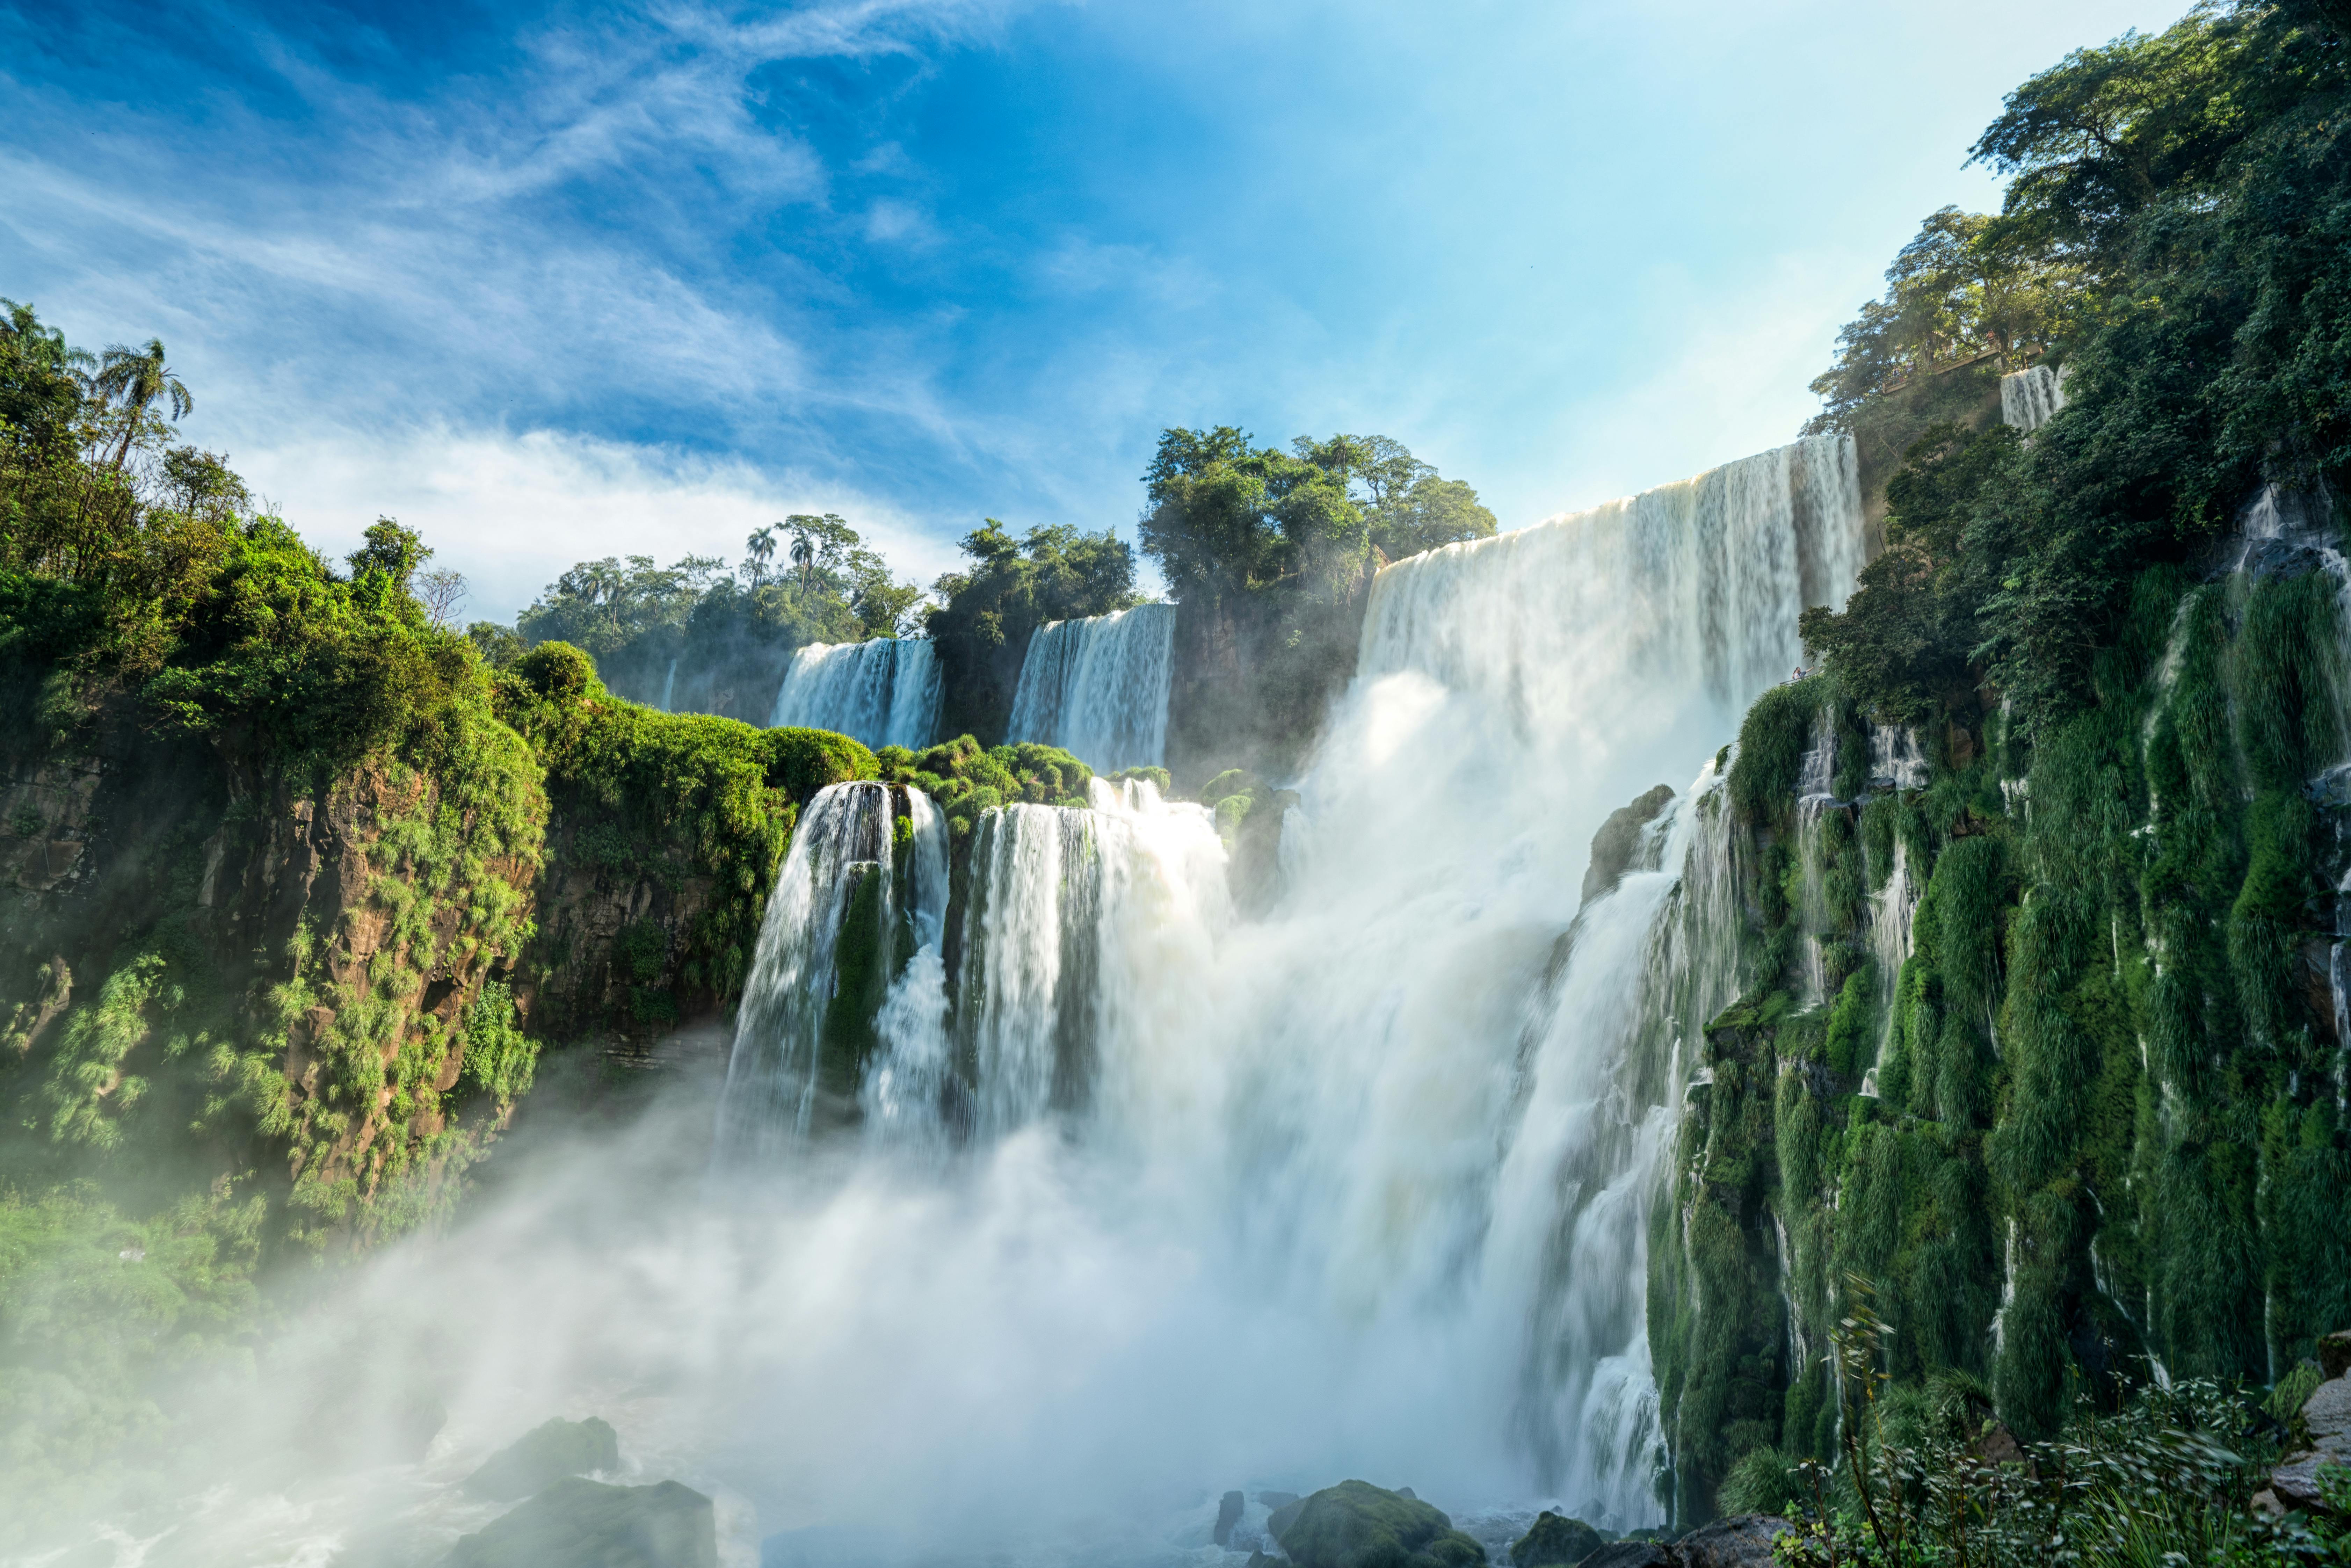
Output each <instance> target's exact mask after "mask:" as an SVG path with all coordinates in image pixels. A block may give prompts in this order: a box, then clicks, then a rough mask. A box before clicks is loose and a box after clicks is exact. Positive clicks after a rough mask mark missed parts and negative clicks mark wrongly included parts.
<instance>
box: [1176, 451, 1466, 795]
mask: <svg viewBox="0 0 2351 1568" xmlns="http://www.w3.org/2000/svg"><path fill="white" fill-rule="evenodd" d="M1144 493H1145V510H1144V516H1143V520H1142V523H1141V525H1140V530H1139V531H1140V534H1141V537H1142V540H1143V548H1144V551H1145V552H1146V553H1148V554H1149V555H1151V556H1153V557H1154V558H1155V559H1157V561H1158V562H1159V568H1160V571H1161V573H1162V575H1163V576H1164V577H1165V580H1166V583H1167V591H1168V593H1169V595H1170V597H1172V598H1173V599H1174V600H1175V602H1176V603H1177V604H1178V605H1179V606H1181V607H1182V617H1181V619H1180V620H1179V621H1178V622H1177V638H1178V642H1177V649H1176V659H1177V664H1178V666H1179V668H1181V669H1182V670H1184V672H1185V680H1184V682H1183V684H1182V685H1180V686H1179V688H1178V693H1177V697H1176V700H1175V702H1174V703H1173V704H1172V705H1171V708H1170V713H1169V728H1170V736H1169V744H1170V754H1171V756H1173V755H1177V754H1181V756H1182V757H1183V758H1184V759H1185V761H1186V763H1188V764H1191V765H1192V766H1193V767H1194V768H1195V769H1196V771H1195V772H1194V774H1193V777H1194V778H1203V777H1206V776H1207V774H1209V773H1213V772H1217V771H1221V770H1222V769H1224V768H1228V767H1231V766H1236V765H1245V766H1251V767H1255V768H1260V769H1265V770H1271V771H1283V770H1287V769H1288V768H1290V767H1291V766H1293V765H1294V764H1295V762H1296V760H1297V758H1299V757H1300V756H1301V754H1302V751H1303V748H1304V747H1305V746H1306V744H1307V743H1308V742H1309V740H1310V739H1311V737H1312V736H1313V735H1314V733H1315V731H1316V728H1317V727H1318V725H1319V724H1320V722H1321V717H1322V711H1323V709H1324V708H1325V707H1326V706H1328V703H1329V700H1330V698H1331V696H1332V694H1333V693H1335V692H1336V691H1337V690H1338V689H1339V687H1340V686H1341V685H1344V684H1345V682H1346V680H1347V678H1348V677H1349V676H1350V675H1352V674H1353V673H1354V661H1355V642H1356V634H1357V632H1358V630H1359V628H1360V626H1361V624H1362V618H1363V612H1364V602H1365V595H1366V592H1367V591H1368V589H1369V588H1370V585H1371V580H1372V577H1373V574H1374V573H1375V572H1376V571H1377V570H1379V568H1380V567H1381V566H1382V565H1384V564H1385V563H1386V562H1387V561H1388V560H1390V559H1396V558H1397V557H1400V556H1405V555H1410V554H1414V553H1416V552H1418V551H1421V550H1426V549H1435V548H1437V546H1439V545H1445V544H1450V543H1453V542H1455V541H1457V540H1460V539H1471V538H1487V537H1489V536H1490V535H1491V534H1492V533H1493V532H1494V515H1493V513H1491V512H1489V511H1488V510H1487V509H1486V508H1485V507H1483V506H1481V505H1479V501H1478V495H1477V492H1476V491H1474V490H1472V489H1470V488H1469V486H1467V485H1465V484H1463V483H1461V482H1460V481H1458V480H1449V479H1445V478H1441V477H1439V476H1438V475H1437V471H1436V469H1434V468H1432V467H1430V466H1429V465H1427V464H1426V463H1423V462H1420V461H1419V460H1418V459H1416V458H1415V457H1414V456H1413V455H1412V454H1411V453H1410V452H1409V451H1407V450H1405V447H1404V446H1403V445H1402V444H1399V443H1397V442H1395V441H1391V440H1389V439H1388V438H1387V437H1385V436H1377V435H1374V436H1356V435H1343V434H1342V435H1333V436H1332V437H1331V438H1330V439H1329V440H1327V441H1316V440H1314V439H1312V438H1311V437H1309V436H1303V435H1301V436H1300V437H1299V438H1298V439H1297V440H1296V441H1294V442H1292V443H1291V450H1290V452H1287V453H1285V452H1282V451H1280V450H1279V449H1277V448H1274V447H1270V446H1269V447H1257V446H1253V445H1252V444H1251V443H1250V438H1249V436H1248V435H1247V434H1244V433H1243V432H1241V431H1239V430H1237V429H1235V428H1233V427H1232V426H1230V425H1218V426H1217V427H1215V428H1214V429H1211V430H1185V429H1174V430H1168V431H1165V432H1163V433H1162V434H1161V435H1160V438H1159V449H1158V451H1157V452H1156V453H1155V455H1154V456H1153V458H1152V462H1151V467H1150V469H1149V470H1148V471H1147V472H1146V473H1145V474H1144Z"/></svg>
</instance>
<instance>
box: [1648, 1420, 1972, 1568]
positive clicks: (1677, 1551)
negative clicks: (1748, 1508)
mask: <svg viewBox="0 0 2351 1568" xmlns="http://www.w3.org/2000/svg"><path fill="white" fill-rule="evenodd" d="M2013 1440H2014V1439H2012V1438H2011V1441H2013ZM1794 1528H1795V1526H1793V1525H1792V1524H1790V1523H1789V1522H1788V1521H1786V1520H1784V1519H1782V1518H1780V1517H1779V1516H1778V1515H1776V1514H1769V1513H1740V1514H1734V1515H1732V1516H1731V1517H1730V1518H1729V1519H1718V1520H1716V1521H1714V1522H1713V1523H1712V1524H1702V1525H1700V1526H1698V1529H1696V1530H1693V1531H1690V1532H1689V1533H1688V1534H1687V1535H1685V1536H1683V1537H1682V1538H1681V1539H1680V1540H1679V1541H1677V1542H1674V1545H1673V1553H1674V1563H1675V1565H1676V1568H1771V1545H1772V1542H1776V1541H1778V1540H1779V1539H1780V1537H1782V1536H1783V1535H1785V1534H1787V1533H1788V1532H1789V1531H1792V1530H1793V1529H1794Z"/></svg>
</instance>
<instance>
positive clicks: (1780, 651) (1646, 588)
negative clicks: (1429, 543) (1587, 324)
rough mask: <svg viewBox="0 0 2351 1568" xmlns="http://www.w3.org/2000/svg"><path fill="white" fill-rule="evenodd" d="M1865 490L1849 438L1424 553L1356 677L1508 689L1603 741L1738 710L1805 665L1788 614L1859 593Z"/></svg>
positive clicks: (1546, 718)
mask: <svg viewBox="0 0 2351 1568" xmlns="http://www.w3.org/2000/svg"><path fill="white" fill-rule="evenodd" d="M1860 491H1861V482H1860V476H1859V472H1858V469H1857V467H1856V465H1855V457H1854V449H1853V443H1852V441H1851V439H1850V438H1849V437H1844V436H1820V437H1816V438H1814V439H1813V440H1809V441H1802V442H1799V443H1797V444H1795V445H1793V446H1782V447H1779V448H1776V449H1774V450H1772V451H1770V452H1766V453H1762V454H1761V455H1757V456H1754V457H1749V458H1745V459H1742V460H1741V461H1740V462H1737V463H1730V464H1726V465H1723V466H1722V467H1720V468H1717V469H1713V470H1711V471H1710V472H1708V473H1706V474H1702V475H1700V476H1698V477H1697V478H1695V479H1689V480H1685V481H1683V482H1682V483H1680V484H1677V485H1667V486H1660V487H1659V488H1657V489H1655V490H1647V491H1644V492H1643V493H1641V494H1640V495H1637V496H1634V497H1629V498H1627V499H1625V500H1622V501H1612V502H1610V503H1608V504H1606V505H1605V506H1602V507H1594V508H1593V509H1592V510H1590V511H1588V512H1581V513H1576V514H1573V515H1572V516H1567V517H1555V518H1552V520H1550V521H1548V522H1544V523H1539V524H1537V525H1536V526H1535V527H1533V528H1524V529H1521V530H1520V531H1519V532H1517V533H1510V534H1502V535H1498V536H1497V537H1495V538H1491V539H1478V540H1471V541H1468V542H1466V543H1462V544H1454V545H1447V546H1446V547H1444V548H1443V549H1437V550H1432V551H1430V552H1428V553H1427V554H1426V555H1421V556H1416V557H1414V558H1412V559H1408V560H1405V561H1403V562H1400V563H1398V565H1397V566H1395V567H1394V568H1391V569H1389V570H1386V571H1383V572H1382V573H1381V574H1380V576H1379V579H1378V580H1377V581H1376V582H1375V583H1374V586H1373V590H1372V602H1371V607H1370V610H1369V612H1368V613H1367V617H1366V622H1365V626H1364V645H1363V660H1364V663H1363V664H1362V665H1361V668H1362V670H1363V673H1364V675H1365V676H1366V677H1369V678H1376V677H1378V676H1381V675H1384V674H1393V673H1395V671H1398V670H1403V669H1406V668H1417V669H1420V670H1423V671H1425V672H1426V673H1427V674H1429V675H1431V676H1433V677H1434V678H1436V679H1437V680H1439V681H1443V682H1445V683H1447V685H1456V684H1460V685H1471V686H1479V685H1484V684H1485V683H1488V682H1490V681H1495V680H1502V681H1507V682H1509V683H1510V689H1509V690H1508V691H1506V692H1496V693H1495V694H1494V695H1496V696H1497V697H1498V698H1499V699H1500V700H1501V701H1503V702H1504V703H1506V704H1507V705H1508V706H1510V709H1511V711H1512V712H1513V713H1514V714H1515V715H1516V716H1517V718H1518V721H1519V722H1520V725H1521V726H1524V725H1529V724H1534V723H1538V722H1541V723H1549V724H1554V725H1562V726H1565V727H1568V729H1569V731H1570V733H1571V734H1572V735H1573V737H1578V738H1589V739H1590V740H1591V741H1593V742H1595V743H1599V744H1602V745H1607V744H1609V742H1610V740H1611V738H1612V737H1615V736H1619V735H1622V734H1624V733H1625V732H1626V731H1627V730H1635V729H1643V728H1647V727H1651V725H1650V720H1651V719H1652V717H1653V713H1645V711H1644V710H1646V709H1649V708H1650V705H1652V704H1654V703H1656V701H1658V700H1660V699H1662V700H1664V701H1665V702H1667V704H1669V705H1670V708H1672V709H1687V708H1688V707H1689V706H1692V704H1693V701H1694V700H1696V701H1700V702H1703V703H1704V704H1705V705H1706V706H1707V707H1708V710H1709V711H1710V712H1711V713H1713V714H1715V715H1717V716H1719V715H1720V714H1723V713H1734V714H1735V713H1739V712H1743V711H1744V708H1745V705H1746V704H1747V703H1748V702H1750V701H1751V700H1753V698H1754V696H1755V695H1756V694H1758V693H1760V692H1761V691H1762V690H1763V688H1764V687H1766V686H1768V685H1771V683H1772V682H1773V681H1775V680H1778V679H1780V678H1781V677H1782V676H1784V675H1785V674H1787V673H1788V670H1789V669H1790V667H1791V666H1792V665H1793V664H1795V662H1796V661H1797V659H1798V658H1799V657H1800V656H1801V655H1802V643H1801V641H1800V640H1799V638H1798V637H1797V635H1796V617H1797V615H1798V614H1799V613H1800V612H1802V610H1803V609H1804V608H1805V607H1806V606H1808V605H1813V604H1842V603H1844V599H1845V596H1846V595H1847V594H1849V593H1851V592H1852V591H1853V584H1854V579H1855V575H1856V574H1857V573H1858V572H1859V571H1860V570H1861V566H1862V540H1861V537H1860V533H1859V530H1858V528H1856V527H1855V522H1854V519H1855V518H1857V517H1859V516H1860V514H1861V495H1860ZM1497 576H1499V577H1502V578H1506V579H1508V580H1509V581H1508V583H1497V582H1495V581H1494V579H1495V578H1496V577H1497ZM1577 699H1583V700H1588V701H1593V703H1594V704H1595V705H1596V706H1593V707H1591V708H1589V709H1585V710H1583V711H1578V710H1577V708H1576V707H1575V706H1573V705H1574V702H1575V701H1576V700H1577ZM1714 732H1715V728H1714V727H1712V726H1709V727H1708V733H1714ZM1560 738H1567V737H1564V736H1562V737H1560ZM1699 749H1700V747H1699V745H1698V744H1697V737H1695V736H1693V744H1692V746H1691V747H1690V749H1689V750H1688V751H1687V752H1685V753H1684V754H1683V755H1684V756H1692V755H1696V754H1697V752H1698V750H1699ZM1631 793H1632V791H1631V790H1629V789H1627V790H1626V791H1625V794H1626V795H1627V796H1629V795H1630V794H1631Z"/></svg>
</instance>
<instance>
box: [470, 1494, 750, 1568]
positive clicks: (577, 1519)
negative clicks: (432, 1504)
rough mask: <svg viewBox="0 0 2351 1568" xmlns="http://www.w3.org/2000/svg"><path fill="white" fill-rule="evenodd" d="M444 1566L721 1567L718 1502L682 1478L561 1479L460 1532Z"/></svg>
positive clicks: (550, 1567)
mask: <svg viewBox="0 0 2351 1568" xmlns="http://www.w3.org/2000/svg"><path fill="white" fill-rule="evenodd" d="M442 1563H444V1568H578V1565H579V1564H581V1563H594V1564H596V1565H597V1568H717V1565H718V1523H717V1517H716V1512H715V1511H714V1510H713V1509H712V1507H711V1503H710V1500H709V1499H708V1498H706V1497H705V1496H703V1495H702V1494H701V1493H700V1492H698V1491H695V1490H693V1489H692V1488H690V1487H684V1486H680V1485H679V1484H678V1483H677V1482H675V1481H663V1482H661V1483H660V1484H659V1485H657V1486H649V1487H614V1486H605V1485H603V1484H602V1483H601V1482H599V1481H585V1480H576V1479H574V1480H561V1481H558V1482H556V1483H555V1484H554V1485H553V1486H551V1487H549V1488H548V1489H547V1490H545V1491H543V1492H540V1493H539V1494H538V1496H537V1497H535V1498H532V1499H531V1500H529V1501H528V1502H527V1503H524V1504H523V1505H522V1506H521V1507H520V1508H517V1509H516V1510H515V1511H513V1512H511V1513H508V1514H507V1515H505V1516H504V1517H503V1518H500V1519H498V1520H496V1521H493V1522H492V1523H491V1524H489V1525H488V1526H487V1527H486V1528H485V1529H482V1530H479V1531H475V1532H474V1533H473V1534H471V1535H466V1536H461V1537H459V1538H458V1541H457V1544H456V1546H455V1548H454V1549H452V1550H451V1552H450V1553H449V1555H448V1556H446V1557H444V1558H443V1559H442Z"/></svg>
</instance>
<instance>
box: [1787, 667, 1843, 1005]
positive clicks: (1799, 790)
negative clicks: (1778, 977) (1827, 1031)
mask: <svg viewBox="0 0 2351 1568" xmlns="http://www.w3.org/2000/svg"><path fill="white" fill-rule="evenodd" d="M1836 745H1837V737H1836V715H1835V714H1834V711H1832V708H1831V706H1830V705H1829V704H1828V703H1825V702H1823V704H1821V706H1820V711H1819V712H1818V713H1816V714H1815V715H1814V716H1813V744H1812V745H1811V746H1810V747H1807V748H1806V749H1805V752H1804V758H1803V765H1802V768H1800V769H1799V770H1798V773H1797V777H1796V859H1797V862H1798V863H1799V864H1801V865H1802V867H1803V868H1804V906H1803V909H1802V911H1801V915H1802V923H1803V928H1804V998H1803V1000H1804V1006H1806V1007H1808V1008H1811V1007H1818V1006H1819V1005H1820V1004H1821V1003H1823V1001H1826V1000H1827V999H1828V996H1827V990H1828V976H1827V967H1826V965H1825V963H1824V962H1823V958H1822V955H1821V937H1822V936H1823V933H1825V932H1826V930H1827V929H1828V899H1827V870H1826V868H1825V867H1824V866H1823V863H1822V857H1821V818H1822V816H1823V814H1824V813H1826V812H1830V811H1841V810H1844V802H1843V801H1842V800H1838V799H1837V798H1836V797H1835V796H1834V794H1832V793H1831V792H1830V791H1831V780H1832V779H1834V777H1835V773H1836Z"/></svg>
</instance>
